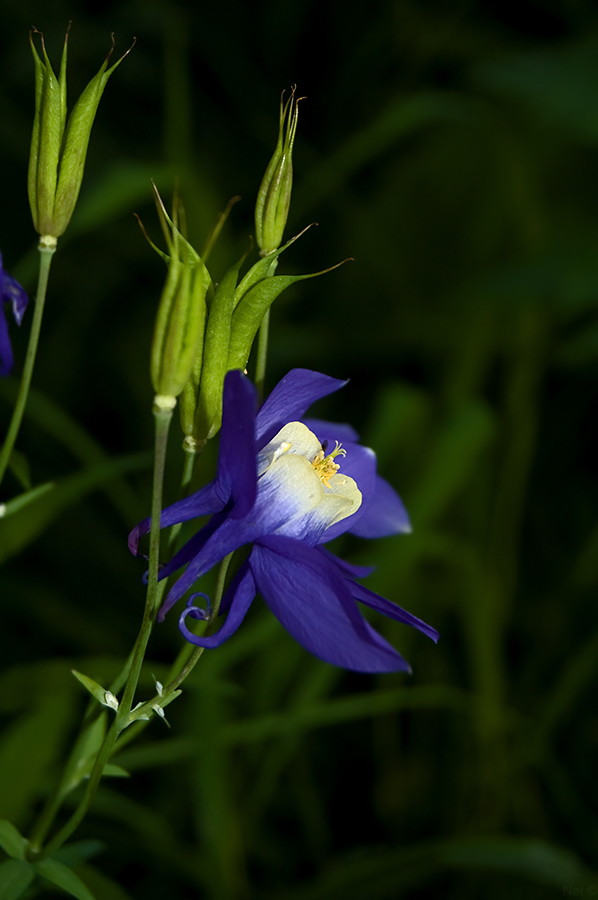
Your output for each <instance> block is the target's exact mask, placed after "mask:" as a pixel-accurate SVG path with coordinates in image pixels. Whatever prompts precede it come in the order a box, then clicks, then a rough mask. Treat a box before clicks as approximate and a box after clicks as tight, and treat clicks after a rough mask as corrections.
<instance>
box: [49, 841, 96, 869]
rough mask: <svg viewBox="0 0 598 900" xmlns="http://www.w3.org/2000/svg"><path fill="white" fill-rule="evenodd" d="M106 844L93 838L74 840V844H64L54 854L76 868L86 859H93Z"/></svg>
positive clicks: (56, 857)
mask: <svg viewBox="0 0 598 900" xmlns="http://www.w3.org/2000/svg"><path fill="white" fill-rule="evenodd" d="M104 847H105V844H103V843H102V841H95V840H93V839H90V840H87V841H74V842H73V843H72V844H64V845H63V846H62V847H61V848H60V850H57V851H56V853H55V854H54V857H53V858H54V859H56V860H58V862H61V863H62V864H63V865H65V866H68V867H69V868H70V869H74V868H75V866H78V865H79V864H80V863H82V862H85V860H88V859H92V857H94V856H97V855H98V853H101V852H102V850H104Z"/></svg>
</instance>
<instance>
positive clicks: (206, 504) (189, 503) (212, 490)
mask: <svg viewBox="0 0 598 900" xmlns="http://www.w3.org/2000/svg"><path fill="white" fill-rule="evenodd" d="M225 504H226V500H223V499H222V498H221V495H220V493H219V489H218V483H217V482H216V481H212V482H210V484H207V485H206V486H205V487H204V488H202V489H201V490H200V491H196V492H195V494H191V496H190V497H185V499H184V500H179V501H178V502H177V503H173V504H172V506H167V507H166V509H163V510H162V514H161V516H160V528H168V526H169V525H177V524H178V523H179V522H187V521H188V520H189V519H195V518H198V517H199V516H209V515H211V514H212V513H216V512H220V511H221V509H222V508H223V506H225ZM151 521H152V520H151V518H148V519H144V520H143V522H140V523H139V525H136V526H135V528H134V529H133V530H132V531H131V533H130V534H129V550H130V551H131V553H133V554H134V555H135V556H138V555H139V553H138V546H139V539H140V537H141V536H142V535H143V534H149V530H150V527H151Z"/></svg>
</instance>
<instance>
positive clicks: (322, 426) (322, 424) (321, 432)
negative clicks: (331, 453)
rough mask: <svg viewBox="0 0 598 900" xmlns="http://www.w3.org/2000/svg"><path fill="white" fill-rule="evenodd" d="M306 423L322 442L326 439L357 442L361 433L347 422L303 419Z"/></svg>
mask: <svg viewBox="0 0 598 900" xmlns="http://www.w3.org/2000/svg"><path fill="white" fill-rule="evenodd" d="M301 421H302V422H303V424H304V425H307V427H308V428H309V430H310V431H313V433H314V434H315V436H316V437H317V438H318V440H319V441H320V443H321V444H323V443H324V441H328V442H332V444H333V445H334V441H338V442H339V444H343V446H344V445H345V444H357V443H358V442H359V435H358V434H357V432H356V431H355V429H354V428H353V426H352V425H347V424H346V423H344V422H343V423H337V422H326V421H325V420H324V419H311V418H307V419H302V420H301Z"/></svg>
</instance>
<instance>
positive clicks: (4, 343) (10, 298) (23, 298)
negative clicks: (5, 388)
mask: <svg viewBox="0 0 598 900" xmlns="http://www.w3.org/2000/svg"><path fill="white" fill-rule="evenodd" d="M0 298H1V299H0V375H9V374H10V372H11V370H12V366H13V357H12V347H11V346H10V338H9V336H8V322H7V321H6V313H5V311H4V305H5V304H6V306H11V307H12V314H13V316H14V319H15V322H16V323H17V325H20V324H21V322H22V320H23V316H24V314H25V309H26V308H27V294H26V293H25V291H24V290H23V288H22V287H21V285H20V284H19V282H18V281H15V279H14V278H12V277H11V276H10V275H8V274H7V273H6V272H5V271H4V267H3V266H2V254H1V253H0Z"/></svg>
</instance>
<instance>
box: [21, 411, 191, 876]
mask: <svg viewBox="0 0 598 900" xmlns="http://www.w3.org/2000/svg"><path fill="white" fill-rule="evenodd" d="M173 408H174V404H173V405H172V406H170V407H168V406H166V407H165V406H164V405H163V404H162V405H157V404H155V405H154V410H153V412H154V420H155V450H154V483H153V493H152V524H151V529H150V556H149V574H148V585H147V596H146V601H145V609H144V611H143V619H142V622H141V628H140V629H139V634H138V635H137V640H136V641H135V646H134V648H133V652H132V658H131V666H130V669H129V672H128V676H127V681H126V684H125V689H124V693H123V698H122V700H121V702H120V705H119V708H118V710H117V713H116V716H115V718H114V721H113V723H112V725H111V727H110V728H109V730H108V733H107V735H106V737H105V738H104V743H103V744H102V746H101V747H100V750H99V752H98V755H97V757H96V761H95V763H94V766H93V769H92V771H91V774H90V776H89V781H88V783H87V787H86V789H85V793H84V795H83V797H82V799H81V802H80V803H79V805H78V807H77V809H76V810H75V811H74V813H73V814H72V816H71V817H70V819H69V820H68V821H67V822H66V824H65V825H63V827H62V828H61V829H60V831H58V833H57V834H56V835H55V836H54V837H53V838H52V840H51V841H50V842H49V843H48V844H47V845H46V846H45V847H44V848H43V850H42V851H41V853H39V854H37V855H36V859H38V860H39V859H43V858H45V857H47V856H50V855H51V854H52V853H55V852H56V850H58V849H59V848H60V847H61V846H62V845H63V843H64V842H65V841H66V840H67V839H68V838H69V837H70V836H71V834H72V833H73V832H74V831H75V829H76V828H78V826H79V825H80V824H81V822H82V821H83V819H84V818H85V816H86V814H87V811H88V810H89V807H90V806H91V803H92V801H93V798H94V796H95V794H96V791H97V789H98V787H99V785H100V781H101V779H102V775H103V772H104V766H105V765H106V763H107V762H108V760H109V759H110V756H111V755H112V751H113V750H114V745H115V743H116V741H117V739H118V736H119V734H120V733H121V732H122V731H123V730H124V729H125V728H126V727H127V725H128V724H129V714H130V712H131V706H132V704H133V700H134V697H135V691H136V689H137V683H138V681H139V675H140V673H141V666H142V664H143V659H144V657H145V650H146V647H147V643H148V641H149V637H150V634H151V630H152V626H153V623H154V619H155V617H156V612H157V610H158V601H159V590H158V562H159V555H160V517H161V511H162V487H163V482H164V467H165V462H166V446H167V442H168V430H169V428H170V422H171V420H172V411H173ZM57 811H58V806H56V809H53V810H52V812H53V814H54V815H55V814H56V812H57ZM48 825H49V823H48V822H47V821H46V822H44V828H45V829H47V827H48Z"/></svg>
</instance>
